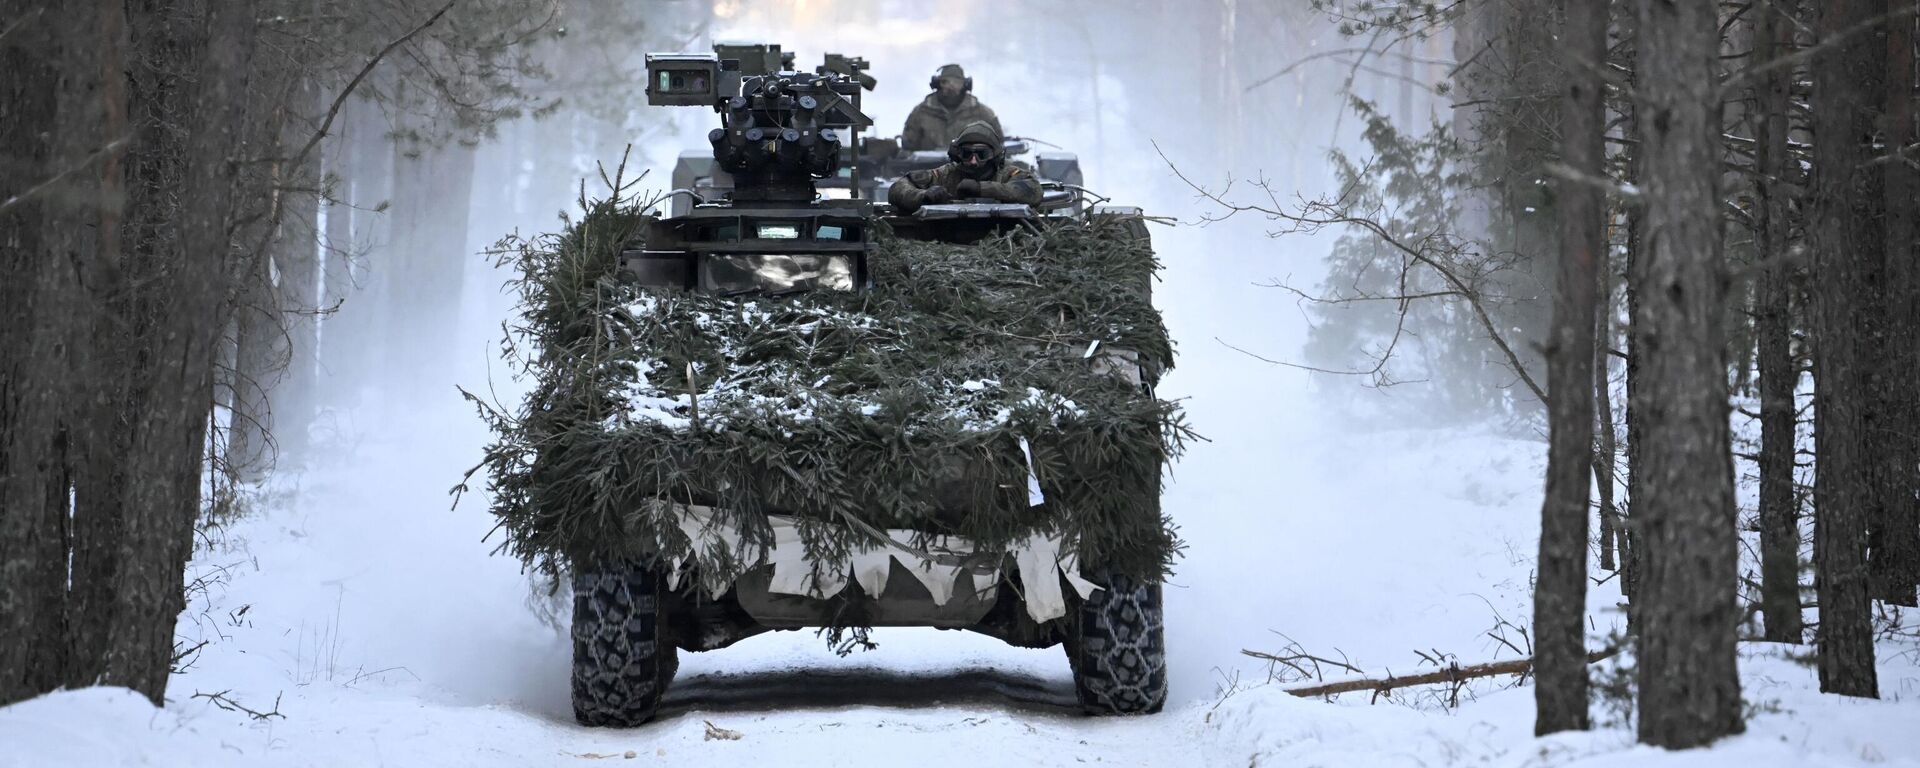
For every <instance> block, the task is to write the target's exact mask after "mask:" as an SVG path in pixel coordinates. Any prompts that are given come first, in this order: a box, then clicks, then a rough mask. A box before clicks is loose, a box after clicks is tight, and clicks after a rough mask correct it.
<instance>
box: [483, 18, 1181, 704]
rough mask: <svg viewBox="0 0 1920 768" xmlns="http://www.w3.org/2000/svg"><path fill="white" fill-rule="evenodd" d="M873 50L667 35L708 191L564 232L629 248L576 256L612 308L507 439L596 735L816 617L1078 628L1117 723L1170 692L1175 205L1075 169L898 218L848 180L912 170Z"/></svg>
mask: <svg viewBox="0 0 1920 768" xmlns="http://www.w3.org/2000/svg"><path fill="white" fill-rule="evenodd" d="M863 67H864V62H861V61H860V60H858V59H850V58H847V57H839V56H829V57H828V62H827V64H826V65H824V66H822V67H820V68H818V69H816V70H815V71H814V72H800V71H795V69H794V67H793V64H792V58H791V56H790V55H785V54H783V53H782V52H781V51H780V49H779V47H778V46H717V47H716V49H715V53H713V54H674V55H652V56H649V57H648V72H649V83H648V90H647V93H648V99H649V103H651V104H655V105H687V106H707V107H711V108H713V109H715V110H716V111H717V112H718V113H719V114H720V116H721V118H722V123H723V126H722V127H720V128H717V129H715V130H713V131H712V132H711V133H710V134H709V136H708V139H709V143H710V144H711V147H712V150H711V152H710V153H709V156H708V157H707V161H709V162H710V164H711V167H710V168H709V169H707V172H706V175H705V176H702V177H701V178H704V179H706V180H707V182H706V183H704V184H702V183H697V182H690V181H689V178H690V177H689V178H678V179H676V181H678V182H688V183H686V184H685V185H684V186H682V187H680V188H677V189H675V190H674V191H673V193H672V197H673V199H674V200H675V205H676V207H675V208H674V209H673V213H672V214H671V215H668V216H664V217H662V216H658V215H654V214H651V213H646V212H632V211H629V212H626V213H622V214H618V215H613V214H609V215H606V216H600V217H599V218H596V217H595V215H589V216H588V217H587V219H586V220H585V221H584V222H583V223H581V224H580V225H579V226H578V227H576V228H575V229H574V230H572V231H571V232H570V233H569V234H568V235H567V236H566V237H564V238H560V239H559V240H558V241H557V242H560V243H561V245H560V246H557V247H559V248H561V249H563V250H565V249H574V250H573V251H567V252H565V253H560V254H558V255H556V257H555V259H554V263H556V264H562V265H576V264H589V265H594V266H591V267H587V268H584V269H590V270H600V269H602V267H601V266H599V265H600V264H602V263H603V262H602V257H601V256H600V255H599V254H600V253H601V251H600V250H596V249H610V250H608V253H611V254H615V255H613V256H609V257H607V261H606V262H605V263H606V264H609V265H612V266H611V268H610V269H608V270H607V272H606V273H605V274H601V273H599V272H593V273H592V274H588V275H586V276H585V278H584V279H573V278H571V277H570V278H568V280H569V281H570V282H568V284H569V285H579V286H583V287H582V288H581V289H580V292H579V293H576V294H571V295H572V296H573V298H570V299H567V302H568V303H567V304H566V306H567V307H570V308H571V309H568V310H567V311H568V312H576V313H588V314H591V318H590V320H589V321H585V322H579V323H578V324H577V327H578V329H579V330H578V331H569V332H568V335H567V338H570V339H575V340H579V341H578V344H577V345H576V346H570V347H568V348H566V350H564V351H563V350H556V349H548V350H544V351H543V354H546V355H548V356H549V357H562V358H565V360H566V361H568V362H566V363H565V365H559V364H555V370H562V371H563V373H561V374H559V375H557V376H556V377H555V378H554V379H553V380H552V381H550V382H548V383H547V384H545V385H543V387H542V388H540V389H539V390H538V391H536V393H535V395H534V396H532V397H530V398H529V401H528V410H527V413H528V414H535V415H538V417H539V418H541V419H545V420H546V421H543V422H541V423H542V424H550V425H557V426H542V427H541V428H540V429H539V430H537V431H538V434H535V435H532V436H530V437H529V436H526V435H518V436H516V437H515V439H514V440H503V442H502V443H500V444H497V445H496V446H495V449H494V451H493V452H492V453H491V455H494V456H496V457H498V458H497V459H495V460H494V461H495V464H494V471H495V477H496V479H495V484H496V488H497V490H496V496H497V500H496V502H495V513H496V514H498V515H499V516H500V517H501V518H502V527H503V528H504V529H505V530H506V532H507V535H508V539H509V543H508V545H507V548H509V549H511V550H512V551H514V552H516V553H517V554H520V555H521V556H522V557H525V558H527V559H528V561H529V562H530V563H535V564H547V563H553V562H560V563H563V564H564V567H565V568H566V569H567V570H569V571H570V572H571V574H572V587H573V594H574V604H573V619H572V622H573V641H574V651H573V705H574V712H575V715H576V717H577V719H578V720H579V721H580V722H582V723H584V724H587V725H595V726H633V725H638V724H640V723H643V722H645V721H647V720H648V719H650V718H651V717H652V716H653V714H654V712H655V709H656V707H657V706H658V704H659V701H660V698H661V695H662V693H663V692H664V691H665V689H666V687H667V685H668V683H669V681H670V680H671V678H672V676H673V673H674V670H675V669H676V667H677V662H676V659H677V655H676V654H677V653H678V652H679V651H711V650H716V649H720V648H724V647H726V646H728V645H730V644H732V643H734V642H737V641H739V640H741V639H743V638H746V637H750V636H752V635H755V634H759V633H762V632H766V631H770V630H792V629H801V628H821V629H824V630H828V631H829V632H831V634H832V636H833V638H834V639H835V640H838V641H840V642H841V643H842V644H843V645H845V644H850V643H852V642H855V641H857V640H860V639H864V637H865V635H864V631H865V630H866V629H867V628H871V627H889V626H925V627H939V628H943V629H960V630H969V631H974V632H980V633H984V634H987V635H990V636H993V637H996V638H1000V639H1002V640H1004V641H1006V642H1008V643H1011V644H1013V645H1017V646H1022V647H1032V648H1044V647H1050V646H1055V645H1063V646H1064V647H1065V649H1066V654H1067V657H1068V662H1069V665H1070V668H1071V669H1072V671H1073V676H1074V681H1075V687H1076V690H1077V693H1078V697H1079V700H1080V702H1081V704H1082V705H1083V706H1084V708H1085V709H1086V710H1087V711H1088V712H1090V713H1099V714H1138V713H1149V712H1156V711H1158V710H1159V709H1160V708H1161V706H1162V704H1163V702H1164V701H1165V698H1166V695H1167V670H1166V664H1165V649H1164V645H1163V640H1162V630H1161V615H1162V614H1161V587H1160V580H1161V577H1162V576H1163V574H1164V573H1166V571H1167V569H1168V568H1169V566H1170V563H1171V561H1172V558H1173V556H1174V553H1175V551H1176V550H1177V548H1178V546H1179V544H1178V540H1177V538H1176V537H1175V535H1174V532H1173V529H1172V526H1171V525H1170V524H1169V522H1168V521H1167V519H1166V518H1165V517H1164V516H1163V515H1162V513H1161V511H1160V504H1159V493H1160V483H1161V470H1162V468H1163V466H1164V465H1165V463H1166V462H1167V461H1168V460H1169V458H1170V457H1171V456H1172V455H1174V454H1176V453H1177V451H1178V448H1179V443H1180V440H1181V438H1182V437H1183V436H1184V435H1185V427H1184V425H1183V423H1182V422H1181V417H1180V414H1179V411H1178V409H1177V408H1176V407H1175V406H1174V405H1172V404H1170V403H1167V402H1164V401H1161V400H1159V399H1157V398H1155V396H1154V394H1153V386H1154V382H1155V381H1156V380H1157V379H1158V377H1159V376H1160V374H1161V373H1162V372H1163V371H1164V370H1166V369H1167V368H1168V367H1170V365H1171V361H1172V353H1171V345H1170V342H1169V341H1168V340H1167V339H1166V334H1165V330H1164V327H1163V326H1162V325H1161V323H1160V318H1159V315H1158V313H1157V312H1155V311H1154V310H1153V308H1152V305H1151V300H1150V291H1149V284H1150V281H1151V280H1152V275H1153V270H1154V268H1155V262H1154V259H1153V256H1152V252H1151V249H1150V246H1149V243H1148V242H1147V235H1146V228H1145V226H1144V221H1143V220H1142V218H1141V216H1140V214H1139V211H1138V210H1137V209H1129V208H1121V207H1114V206H1103V205H1093V204H1090V202H1089V199H1088V196H1087V195H1086V194H1085V193H1084V191H1083V190H1081V189H1079V188H1078V185H1077V184H1073V183H1068V182H1064V181H1060V180H1058V179H1056V180H1055V181H1054V183H1050V184H1048V185H1047V188H1046V189H1047V195H1048V197H1047V200H1046V201H1045V202H1044V203H1043V204H1042V205H1040V206H1036V207H1029V206H1025V205H1005V204H999V203H993V202H980V201H955V202H953V203H950V204H944V205H928V206H925V207H923V208H921V209H920V210H919V211H916V212H915V214H914V215H912V216H899V215H895V214H894V213H893V212H892V211H890V210H889V209H888V208H887V207H886V206H885V205H883V204H880V203H877V202H876V201H875V200H876V196H875V190H876V189H880V188H883V181H884V180H882V181H877V182H876V183H874V184H873V185H865V184H864V182H863V181H862V179H864V176H862V175H856V174H851V173H843V172H842V171H843V170H846V169H848V168H853V169H856V171H857V172H858V174H865V173H868V172H873V173H874V174H875V178H879V176H878V174H879V173H880V172H881V171H880V170H879V169H880V168H881V166H882V165H883V164H879V163H870V162H868V161H867V160H866V159H865V158H864V156H863V155H862V151H863V148H864V146H865V143H864V142H863V141H862V140H861V139H860V138H859V136H858V133H859V131H860V130H862V129H865V128H867V127H869V126H870V125H871V123H872V121H871V120H870V119H869V118H868V117H867V116H866V115H864V114H862V113H861V110H860V96H861V90H862V83H863V81H864V82H865V84H866V87H868V88H870V87H872V80H871V78H868V77H866V76H865V74H864V73H863V72H862V71H861V70H862V69H863ZM888 157H889V158H892V159H890V160H889V162H891V163H893V165H891V166H888V167H887V170H888V172H890V171H891V170H899V169H901V168H903V167H907V166H910V164H911V163H912V162H917V161H918V158H913V157H908V158H905V160H901V159H899V158H897V157H895V156H893V155H889V156H888ZM1038 160H1039V164H1040V166H1041V167H1042V168H1043V169H1044V168H1046V167H1047V164H1048V163H1049V162H1053V161H1052V160H1050V159H1049V158H1048V157H1047V156H1041V157H1039V158H1038ZM928 162H931V160H930V159H929V160H928ZM1061 167H1062V168H1064V167H1065V166H1061ZM682 170H683V171H685V170H686V166H685V164H683V165H682ZM1072 172H1073V173H1074V174H1077V173H1078V171H1077V168H1074V169H1072ZM1060 173H1061V174H1062V175H1065V174H1066V171H1064V170H1062V171H1061V172H1060ZM715 179H719V180H721V182H722V183H719V184H716V183H714V180H715ZM836 180H838V182H843V183H844V185H843V190H844V194H836V195H831V196H829V195H823V194H821V188H822V187H828V186H830V185H831V184H833V183H836ZM1076 181H1077V179H1076ZM681 203H684V205H681ZM609 232H611V233H613V234H608V233H609ZM609 243H611V244H612V245H608V244H609ZM562 268H563V269H576V267H574V266H564V267H562ZM563 319H564V320H565V321H566V322H574V321H576V320H578V317H577V316H573V315H569V316H568V317H566V318H563ZM581 339H584V340H581ZM569 343H573V342H569ZM582 350H585V351H582ZM554 413H572V414H578V415H577V416H569V417H567V418H566V419H563V420H562V419H555V418H554V417H552V416H551V414H554ZM528 418H529V419H532V418H534V417H533V416H529V417H528ZM529 423H530V422H529Z"/></svg>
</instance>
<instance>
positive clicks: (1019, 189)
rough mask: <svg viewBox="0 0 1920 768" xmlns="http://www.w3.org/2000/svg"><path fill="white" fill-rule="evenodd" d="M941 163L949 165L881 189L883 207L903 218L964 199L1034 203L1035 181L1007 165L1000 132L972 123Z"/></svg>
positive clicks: (1036, 196) (1037, 193) (1037, 185)
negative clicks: (925, 207) (884, 200)
mask: <svg viewBox="0 0 1920 768" xmlns="http://www.w3.org/2000/svg"><path fill="white" fill-rule="evenodd" d="M947 159H948V160H950V161H952V162H949V163H947V164H946V165H943V166H940V167H938V168H933V169H930V170H925V171H914V172H913V173H909V174H907V175H905V176H902V177H900V179H899V180H898V181H895V182H894V183H893V186H892V187H890V188H888V189H887V202H889V203H892V204H893V208H894V210H895V211H897V212H899V213H903V214H907V213H913V212H914V211H917V210H920V206H923V205H938V204H941V203H947V202H952V201H954V200H956V199H965V198H970V197H985V198H991V199H993V200H998V201H1000V202H1003V203H1026V204H1027V205H1035V204H1038V203H1039V202H1040V180H1039V179H1037V178H1034V176H1033V174H1032V173H1031V172H1029V171H1027V170H1025V169H1022V168H1019V167H1017V166H1013V165H1009V164H1008V163H1007V161H1006V156H1005V154H1004V150H1003V149H1002V146H1001V140H1000V129H999V128H997V127H995V126H993V125H989V124H987V123H984V122H975V123H970V124H968V125H967V126H966V127H965V128H963V129H961V131H960V135H959V137H957V138H955V139H954V140H953V144H952V146H950V147H949V148H948V149H947Z"/></svg>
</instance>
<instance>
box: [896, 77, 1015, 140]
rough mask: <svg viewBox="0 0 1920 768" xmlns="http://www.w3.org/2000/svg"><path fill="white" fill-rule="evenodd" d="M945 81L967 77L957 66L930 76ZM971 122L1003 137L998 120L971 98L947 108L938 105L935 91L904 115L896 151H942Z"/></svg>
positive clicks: (977, 100)
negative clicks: (985, 125) (991, 128)
mask: <svg viewBox="0 0 1920 768" xmlns="http://www.w3.org/2000/svg"><path fill="white" fill-rule="evenodd" d="M948 79H951V80H967V73H966V71H965V70H963V69H961V68H960V65H958V64H948V65H946V66H944V67H941V68H940V72H939V74H936V75H934V82H935V83H938V82H940V81H943V80H948ZM969 82H970V81H969ZM968 87H969V88H971V85H969V86H968ZM975 122H980V123H986V124H987V125H991V126H993V132H994V133H995V134H998V135H1001V136H1005V135H1006V134H1005V133H1004V132H1002V131H1001V130H1000V116H998V115H995V114H994V113H993V110H991V109H988V108H987V105H985V104H982V103H980V100H979V99H977V98H975V97H974V95H973V94H971V93H966V94H964V95H963V96H962V97H961V99H960V103H959V104H957V105H955V106H952V107H949V106H947V105H946V104H944V103H942V102H941V101H940V92H939V90H937V89H936V90H935V91H934V92H933V93H929V94H927V98H926V99H925V100H923V101H921V102H920V106H917V107H914V108H913V112H912V113H911V114H909V115H907V125H906V127H905V128H904V129H902V130H901V132H900V148H901V149H905V150H907V151H909V152H918V151H921V150H928V149H946V148H947V147H948V146H949V145H951V144H953V141H954V139H958V138H960V131H961V130H962V129H964V128H966V127H967V125H969V124H971V123H975Z"/></svg>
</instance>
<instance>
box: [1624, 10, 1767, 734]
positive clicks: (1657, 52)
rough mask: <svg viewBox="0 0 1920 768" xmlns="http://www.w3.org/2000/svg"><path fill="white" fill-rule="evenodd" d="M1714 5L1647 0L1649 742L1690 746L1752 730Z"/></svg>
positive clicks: (1639, 611) (1642, 289) (1644, 678)
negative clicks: (1745, 666) (1730, 396)
mask: <svg viewBox="0 0 1920 768" xmlns="http://www.w3.org/2000/svg"><path fill="white" fill-rule="evenodd" d="M1716 21H1717V19H1716V15H1715V8H1714V6H1713V5H1712V4H1709V3H1692V2H1687V3H1674V2H1668V1H1667V0H1639V28H1638V33H1639V41H1638V47H1637V50H1638V52H1639V63H1638V67H1637V71H1638V80H1637V82H1636V83H1635V88H1636V101H1637V104H1636V109H1637V111H1638V117H1639V119H1640V121H1641V122H1640V129H1641V131H1642V132H1643V135H1644V136H1645V138H1646V143H1645V144H1644V145H1643V146H1642V147H1641V150H1642V152H1643V153H1644V154H1643V157H1642V158H1641V160H1642V163H1643V165H1642V168H1643V170H1644V173H1645V177H1644V184H1643V188H1644V190H1645V205H1646V224H1645V227H1646V229H1645V243H1644V248H1645V252H1644V253H1643V254H1637V255H1636V258H1635V260H1634V263H1633V268H1632V274H1631V275H1630V280H1631V281H1632V283H1633V286H1634V293H1635V294H1636V295H1637V296H1638V307H1637V308H1636V311H1635V313H1634V317H1633V336H1634V339H1633V347H1634V350H1635V352H1636V354H1638V355H1639V356H1640V357H1641V358H1642V359H1641V376H1642V381H1641V382H1639V385H1638V387H1637V388H1636V389H1635V391H1634V392H1633V393H1632V395H1631V396H1630V397H1631V400H1632V402H1631V407H1632V408H1633V409H1634V410H1635V411H1636V412H1638V413H1639V414H1640V415H1641V418H1642V419H1644V423H1645V427H1644V431H1643V438H1642V439H1643V440H1644V442H1643V443H1642V444H1641V445H1640V448H1639V455H1638V462H1639V465H1638V466H1637V467H1636V469H1635V472H1636V474H1637V475H1639V476H1640V477H1641V481H1640V482H1641V485H1642V487H1643V489H1644V490H1643V495H1638V496H1636V497H1635V498H1634V502H1635V511H1634V517H1635V520H1636V525H1637V527H1638V529H1639V531H1638V532H1639V539H1640V542H1639V547H1638V548H1639V550H1640V551H1639V552H1638V553H1637V556H1638V557H1639V558H1640V559H1641V563H1642V565H1643V566H1644V568H1645V572H1644V574H1643V575H1642V582H1641V584H1640V587H1639V590H1640V591H1639V592H1638V593H1636V595H1635V606H1634V611H1635V618H1636V620H1637V622H1638V630H1639V634H1638V638H1639V647H1640V658H1639V670H1638V674H1639V686H1640V728H1639V738H1640V741H1641V742H1643V743H1646V744H1652V745H1656V746H1662V747H1667V748H1669V749H1685V748H1689V747H1696V746H1700V745H1704V744H1707V743H1710V742H1712V741H1713V740H1715V739H1717V738H1720V737H1722V736H1726V735H1728V734H1733V733H1738V732H1740V731H1741V730H1742V729H1743V727H1744V724H1743V722H1742V720H1741V716H1740V681H1739V677H1738V675H1737V674H1736V670H1735V664H1734V627H1735V623H1736V620H1737V618H1738V613H1737V610H1736V608H1735V606H1734V584H1735V563H1736V555H1737V551H1736V548H1735V531H1734V499H1733V454H1732V444H1731V434H1730V427H1729V425H1728V420H1727V417H1728V412H1729V408H1728V401H1727V390H1726V383H1725V382H1726V379H1725V376H1726V346H1725V341H1724V331H1723V329H1722V320H1723V313H1722V311H1721V306H1722V304H1721V302H1722V300H1723V297H1724V295H1725V293H1726V289H1725V287H1724V286H1725V275H1724V273H1723V269H1724V265H1723V264H1722V263H1721V231H1720V227H1719V226H1718V222H1719V221H1720V214H1719V210H1720V205H1721V202H1720V199H1719V195H1718V190H1717V189H1716V184H1715V181H1716V179H1717V178H1718V177H1719V168H1720V163H1721V143H1720V140H1719V136H1720V121H1719V109H1718V101H1717V99H1716V98H1715V96H1714V92H1713V89H1714V87H1715V84H1716V82H1717V81H1718V75H1719V68H1718V52H1719V36H1718V33H1717V26H1716Z"/></svg>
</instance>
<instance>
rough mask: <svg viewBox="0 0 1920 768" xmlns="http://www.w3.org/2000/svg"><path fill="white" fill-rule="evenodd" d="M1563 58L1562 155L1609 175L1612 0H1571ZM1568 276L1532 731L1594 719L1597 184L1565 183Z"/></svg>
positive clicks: (1587, 171)
mask: <svg viewBox="0 0 1920 768" xmlns="http://www.w3.org/2000/svg"><path fill="white" fill-rule="evenodd" d="M1560 37H1561V40H1562V41H1563V47H1562V55H1563V57H1564V61H1565V66H1564V67H1563V69H1564V71H1565V72H1566V75H1567V79H1568V81H1569V83H1568V85H1567V86H1566V92H1565V97H1564V101H1563V103H1562V113H1561V114H1562V117H1561V122H1560V129H1561V133H1560V135H1561V142H1560V146H1561V157H1562V162H1564V163H1565V164H1566V165H1567V167H1569V168H1571V169H1573V170H1574V172H1576V173H1578V174H1580V175H1582V176H1584V177H1587V178H1598V177H1599V176H1600V175H1601V174H1602V173H1603V172H1604V169H1603V168H1602V157H1603V152H1604V145H1603V134H1604V132H1605V131H1606V114H1605V112H1604V110H1603V108H1602V106H1601V92H1602V90H1603V89H1604V87H1605V84H1604V83H1603V82H1602V81H1601V79H1600V74H1599V73H1600V68H1601V65H1602V62H1604V61H1605V59H1606V55H1607V4H1606V3H1574V4H1570V5H1569V6H1567V14H1566V23H1565V27H1564V34H1562V35H1561V36H1560ZM1557 193H1558V198H1559V200H1558V203H1557V208H1558V215H1559V219H1560V238H1559V239H1560V270H1559V271H1560V276H1559V282H1558V286H1557V290H1556V291H1555V297H1554V313H1553V335H1552V337H1551V342H1550V345H1549V346H1548V347H1547V354H1546V357H1547V379H1548V382H1547V383H1548V386H1549V387H1551V390H1550V391H1551V395H1550V397H1549V400H1548V404H1547V414H1548V424H1549V426H1550V427H1551V436H1550V440H1549V445H1550V448H1549V449H1548V453H1547V491H1546V501H1545V503H1544V504H1542V506H1541V510H1540V571H1539V576H1538V577H1537V579H1536V580H1535V583H1534V588H1533V630H1534V641H1535V649H1536V654H1535V662H1536V664H1535V670H1536V672H1537V674H1538V675H1539V680H1538V682H1537V684H1535V685H1534V701H1535V703H1536V704H1537V705H1538V715H1537V717H1536V718H1535V720H1534V728H1533V729H1534V733H1535V734H1536V735H1541V736H1544V735H1546V734H1549V733H1557V732H1560V731H1584V730H1586V729H1587V728H1588V727H1589V720H1588V716H1587V663H1586V662H1587V658H1586V657H1587V648H1586V638H1587V622H1586V618H1587V501H1588V498H1589V495H1588V489H1589V488H1591V487H1592V483H1593V426H1594V425H1593V344H1594V334H1593V327H1594V324H1593V318H1594V298H1595V295H1594V294H1595V290H1594V286H1595V285H1596V284H1598V275H1599V269H1598V266H1597V265H1598V263H1599V262H1600V261H1601V260H1602V259H1604V258H1605V254H1606V247H1607V246H1606V227H1605V217H1606V210H1607V203H1606V199H1605V197H1604V196H1603V195H1602V194H1601V193H1600V191H1599V190H1598V189H1596V188H1595V187H1593V186H1592V185H1590V184H1586V183H1583V182H1577V181H1566V180H1563V181H1562V182H1561V183H1560V184H1559V185H1558V190H1557Z"/></svg>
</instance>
